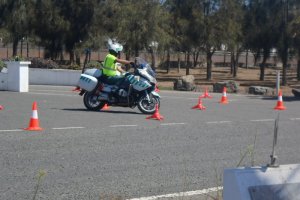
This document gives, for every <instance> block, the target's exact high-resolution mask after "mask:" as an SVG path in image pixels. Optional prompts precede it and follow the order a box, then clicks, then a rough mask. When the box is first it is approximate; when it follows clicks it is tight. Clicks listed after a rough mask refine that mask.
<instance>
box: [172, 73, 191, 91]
mask: <svg viewBox="0 0 300 200" xmlns="http://www.w3.org/2000/svg"><path fill="white" fill-rule="evenodd" d="M194 81H195V77H194V76H193V75H187V76H182V77H180V78H179V79H178V80H176V81H175V82H174V90H181V91H192V90H194V89H195V88H196V86H195V82H194Z"/></svg>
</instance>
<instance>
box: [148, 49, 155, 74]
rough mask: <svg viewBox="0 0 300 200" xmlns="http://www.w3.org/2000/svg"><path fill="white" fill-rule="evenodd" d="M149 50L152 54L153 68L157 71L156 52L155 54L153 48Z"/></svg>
mask: <svg viewBox="0 0 300 200" xmlns="http://www.w3.org/2000/svg"><path fill="white" fill-rule="evenodd" d="M149 50H150V54H151V63H152V64H151V66H152V68H153V69H155V68H156V62H155V52H154V50H153V48H151V47H150V49H149Z"/></svg>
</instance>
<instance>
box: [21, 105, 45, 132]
mask: <svg viewBox="0 0 300 200" xmlns="http://www.w3.org/2000/svg"><path fill="white" fill-rule="evenodd" d="M24 129H25V130H28V131H41V130H43V129H42V128H41V127H40V125H39V119H38V112H37V103H36V102H33V104H32V116H31V118H30V121H29V126H28V128H24Z"/></svg>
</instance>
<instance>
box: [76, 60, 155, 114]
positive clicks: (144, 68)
mask: <svg viewBox="0 0 300 200" xmlns="http://www.w3.org/2000/svg"><path fill="white" fill-rule="evenodd" d="M132 67H133V69H134V72H133V73H130V72H126V73H125V74H124V75H123V76H124V78H123V81H122V83H121V84H119V85H109V84H107V83H105V79H104V78H103V77H104V75H102V70H101V69H100V70H99V69H87V70H86V71H85V72H84V73H83V74H81V76H80V79H79V82H78V86H79V87H80V88H81V91H80V93H79V95H81V96H83V103H84V105H85V107H86V108H87V109H88V110H94V111H96V110H100V109H102V108H103V107H104V105H105V104H107V105H108V106H120V107H130V108H135V107H136V106H137V107H138V109H139V110H140V111H141V112H142V113H144V114H153V113H154V112H155V109H156V105H158V107H159V106H160V95H159V94H158V93H157V92H155V88H156V84H157V81H156V78H155V77H156V75H155V72H154V71H153V70H152V68H151V66H150V65H149V64H148V63H147V62H146V61H145V60H144V59H142V58H140V57H137V58H136V59H135V64H134V65H133V66H132Z"/></svg>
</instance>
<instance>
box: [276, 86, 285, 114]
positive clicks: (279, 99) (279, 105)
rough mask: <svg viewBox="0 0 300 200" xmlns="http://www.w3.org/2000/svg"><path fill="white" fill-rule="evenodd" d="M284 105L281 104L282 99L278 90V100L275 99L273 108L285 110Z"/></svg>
mask: <svg viewBox="0 0 300 200" xmlns="http://www.w3.org/2000/svg"><path fill="white" fill-rule="evenodd" d="M285 109H286V107H285V106H284V105H283V101H282V92H281V90H279V93H278V101H277V105H276V106H275V108H274V110H285Z"/></svg>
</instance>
